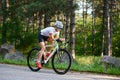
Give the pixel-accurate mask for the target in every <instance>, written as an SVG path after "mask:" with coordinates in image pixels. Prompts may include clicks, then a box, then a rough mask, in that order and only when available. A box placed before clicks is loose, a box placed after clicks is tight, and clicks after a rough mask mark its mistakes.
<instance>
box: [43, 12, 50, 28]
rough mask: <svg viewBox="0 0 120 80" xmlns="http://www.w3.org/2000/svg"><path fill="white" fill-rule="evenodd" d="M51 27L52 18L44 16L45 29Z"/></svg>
mask: <svg viewBox="0 0 120 80" xmlns="http://www.w3.org/2000/svg"><path fill="white" fill-rule="evenodd" d="M49 26H50V17H49V16H47V15H46V14H45V16H44V28H46V27H49Z"/></svg>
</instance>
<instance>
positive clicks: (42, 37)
mask: <svg viewBox="0 0 120 80" xmlns="http://www.w3.org/2000/svg"><path fill="white" fill-rule="evenodd" d="M47 39H48V37H47V36H43V35H41V32H40V33H39V34H38V41H39V42H44V41H47Z"/></svg>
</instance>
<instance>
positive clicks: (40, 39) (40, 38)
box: [36, 33, 45, 68]
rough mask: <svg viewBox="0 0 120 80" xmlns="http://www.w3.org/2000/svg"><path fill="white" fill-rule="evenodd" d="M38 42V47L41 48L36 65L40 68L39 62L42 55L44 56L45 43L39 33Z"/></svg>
mask: <svg viewBox="0 0 120 80" xmlns="http://www.w3.org/2000/svg"><path fill="white" fill-rule="evenodd" d="M38 40H39V45H40V47H41V50H40V51H39V55H38V59H37V62H36V65H37V67H38V68H42V66H41V64H40V61H41V58H42V55H43V54H44V51H45V42H44V39H43V36H42V35H41V34H40V33H39V35H38Z"/></svg>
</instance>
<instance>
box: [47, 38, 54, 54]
mask: <svg viewBox="0 0 120 80" xmlns="http://www.w3.org/2000/svg"><path fill="white" fill-rule="evenodd" d="M47 41H48V42H49V43H50V45H52V44H53V40H52V39H51V38H48V39H47ZM52 49H53V47H49V49H48V52H47V53H48V55H49V54H50V53H51V51H52Z"/></svg>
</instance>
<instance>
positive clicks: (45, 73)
mask: <svg viewBox="0 0 120 80" xmlns="http://www.w3.org/2000/svg"><path fill="white" fill-rule="evenodd" d="M0 80H120V77H116V76H107V75H98V74H90V73H81V72H71V71H69V72H68V73H66V74H65V75H59V74H56V73H55V72H54V71H53V70H52V69H44V68H43V69H41V70H40V71H38V72H32V71H31V70H30V69H29V68H28V67H25V66H16V65H8V64H0Z"/></svg>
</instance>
